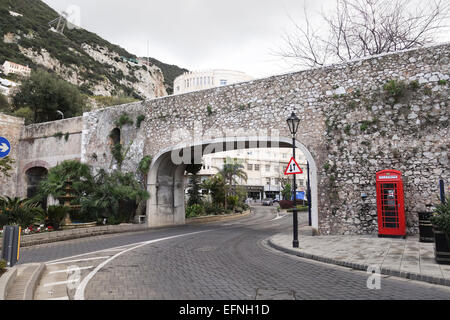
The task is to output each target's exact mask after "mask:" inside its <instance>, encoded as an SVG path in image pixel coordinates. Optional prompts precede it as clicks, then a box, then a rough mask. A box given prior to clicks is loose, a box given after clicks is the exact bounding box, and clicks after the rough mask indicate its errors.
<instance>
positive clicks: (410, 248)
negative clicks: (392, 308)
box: [270, 233, 450, 285]
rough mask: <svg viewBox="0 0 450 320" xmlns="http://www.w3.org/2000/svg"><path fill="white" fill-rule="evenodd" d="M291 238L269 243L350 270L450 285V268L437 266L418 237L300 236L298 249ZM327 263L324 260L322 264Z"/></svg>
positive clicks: (431, 249)
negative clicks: (358, 267)
mask: <svg viewBox="0 0 450 320" xmlns="http://www.w3.org/2000/svg"><path fill="white" fill-rule="evenodd" d="M291 238H292V236H291V235H290V234H287V233H285V234H277V235H275V236H273V237H272V238H271V239H270V241H271V242H272V243H274V244H276V245H277V246H279V247H282V248H285V249H287V250H289V251H291V252H293V253H294V254H300V255H301V256H303V257H309V256H308V255H312V256H315V257H317V258H320V259H332V260H333V263H337V264H340V263H343V264H341V265H346V266H351V264H358V265H361V266H364V269H367V267H368V266H371V265H372V266H378V267H380V268H382V269H386V270H389V273H387V274H391V275H398V274H404V275H407V274H409V277H410V279H427V278H431V277H433V278H434V279H435V280H436V281H437V280H439V281H440V282H435V283H440V284H444V283H445V282H447V285H448V283H450V265H444V264H438V263H437V262H436V260H435V258H434V243H421V242H419V237H418V236H417V237H408V238H407V239H406V240H404V239H393V238H381V239H380V238H378V237H377V236H369V235H364V236H321V237H308V236H300V237H299V242H300V246H299V248H298V249H293V248H292V245H291V243H292V239H291ZM320 261H324V260H320Z"/></svg>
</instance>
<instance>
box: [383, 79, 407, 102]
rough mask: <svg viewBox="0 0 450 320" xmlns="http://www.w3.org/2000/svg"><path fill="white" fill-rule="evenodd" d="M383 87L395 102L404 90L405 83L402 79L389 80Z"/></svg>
mask: <svg viewBox="0 0 450 320" xmlns="http://www.w3.org/2000/svg"><path fill="white" fill-rule="evenodd" d="M383 88H384V91H386V93H387V94H388V95H389V96H390V97H392V98H394V101H395V102H398V101H399V99H400V98H401V97H402V96H403V95H404V92H405V84H404V83H403V82H402V81H396V80H391V81H389V82H388V83H386V84H385V85H384V87H383Z"/></svg>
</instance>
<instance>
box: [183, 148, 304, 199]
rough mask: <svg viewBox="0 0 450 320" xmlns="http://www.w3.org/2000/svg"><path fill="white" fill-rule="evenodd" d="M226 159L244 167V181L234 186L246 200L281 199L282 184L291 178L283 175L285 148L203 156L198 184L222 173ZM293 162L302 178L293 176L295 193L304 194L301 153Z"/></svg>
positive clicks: (287, 155) (289, 153)
mask: <svg viewBox="0 0 450 320" xmlns="http://www.w3.org/2000/svg"><path fill="white" fill-rule="evenodd" d="M227 158H231V159H237V161H239V162H241V163H242V165H243V166H244V171H245V172H246V173H247V177H248V179H247V181H245V180H241V179H238V185H240V186H244V187H245V188H246V189H247V193H248V197H249V198H253V199H255V200H260V199H262V198H272V199H281V198H282V195H281V191H282V190H283V180H285V182H286V179H288V183H290V184H292V176H285V175H284V173H285V170H286V168H287V166H288V164H289V161H290V160H291V158H292V149H285V148H280V149H278V148H268V149H248V150H234V151H227V152H221V153H214V154H210V155H206V156H204V157H203V168H202V170H201V171H200V172H199V174H198V175H199V176H201V178H202V181H203V180H205V179H207V178H209V177H211V176H213V175H215V174H216V173H217V172H218V171H219V169H222V168H223V164H224V162H225V160H226V159H227ZM296 161H297V162H298V164H299V165H300V167H301V168H302V171H303V174H301V175H297V176H296V179H297V191H305V192H306V189H307V179H308V175H307V161H306V158H305V157H304V155H303V154H302V153H297V157H296ZM186 179H188V177H186Z"/></svg>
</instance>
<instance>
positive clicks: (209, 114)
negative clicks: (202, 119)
mask: <svg viewBox="0 0 450 320" xmlns="http://www.w3.org/2000/svg"><path fill="white" fill-rule="evenodd" d="M206 113H207V114H208V117H210V116H212V114H213V111H212V107H211V106H208V107H206Z"/></svg>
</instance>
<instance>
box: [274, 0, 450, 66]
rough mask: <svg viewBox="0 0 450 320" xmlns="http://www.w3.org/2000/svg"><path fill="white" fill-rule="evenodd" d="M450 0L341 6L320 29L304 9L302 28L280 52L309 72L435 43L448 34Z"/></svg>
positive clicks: (348, 1)
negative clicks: (442, 35) (324, 66)
mask: <svg viewBox="0 0 450 320" xmlns="http://www.w3.org/2000/svg"><path fill="white" fill-rule="evenodd" d="M449 13H450V1H448V0H429V1H423V0H422V1H411V0H336V8H335V10H334V11H333V12H332V13H324V12H322V14H321V18H322V21H321V22H319V23H317V26H315V25H314V24H313V23H311V18H310V14H309V12H308V9H307V8H306V6H305V7H304V16H305V20H304V21H303V23H302V24H298V23H296V22H295V21H294V20H293V19H292V18H291V21H292V22H293V24H294V26H295V32H294V33H292V34H288V33H286V34H285V35H284V36H283V40H284V43H285V47H284V48H282V49H280V50H278V51H277V52H276V54H277V55H279V56H282V57H284V58H286V59H288V60H290V61H292V62H293V64H294V65H298V66H303V67H305V66H306V67H316V66H323V65H325V64H329V63H335V62H343V61H348V60H352V59H356V58H361V57H366V56H371V55H376V54H380V53H386V52H393V51H398V50H405V49H410V48H414V47H420V46H423V45H426V44H430V43H433V42H434V41H435V40H436V35H437V34H438V33H439V32H442V31H444V30H446V29H447V28H448V25H447V23H448V19H449V16H450V15H449Z"/></svg>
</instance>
